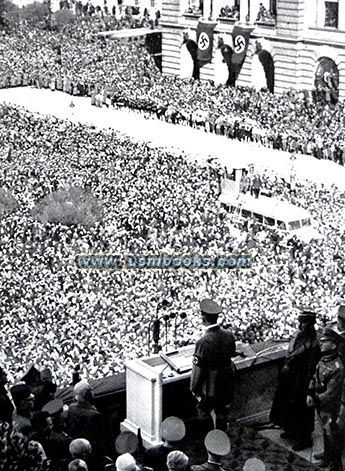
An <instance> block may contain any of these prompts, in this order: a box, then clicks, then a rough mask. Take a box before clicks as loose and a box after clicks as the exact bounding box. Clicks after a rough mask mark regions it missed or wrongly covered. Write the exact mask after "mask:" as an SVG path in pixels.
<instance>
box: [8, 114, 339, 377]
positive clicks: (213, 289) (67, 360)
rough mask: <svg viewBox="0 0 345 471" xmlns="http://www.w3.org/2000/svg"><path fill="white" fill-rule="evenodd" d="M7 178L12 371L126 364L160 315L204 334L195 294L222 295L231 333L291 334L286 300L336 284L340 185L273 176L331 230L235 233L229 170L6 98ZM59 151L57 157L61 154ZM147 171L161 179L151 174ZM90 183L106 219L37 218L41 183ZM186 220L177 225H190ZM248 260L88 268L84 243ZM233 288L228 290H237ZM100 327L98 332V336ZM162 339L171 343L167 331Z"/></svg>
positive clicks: (120, 250)
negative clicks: (225, 198) (33, 365)
mask: <svg viewBox="0 0 345 471" xmlns="http://www.w3.org/2000/svg"><path fill="white" fill-rule="evenodd" d="M0 138H1V142H2V148H3V156H2V159H1V160H2V164H1V170H0V182H1V185H0V186H1V187H5V188H6V189H8V190H10V191H11V192H12V194H13V195H14V197H15V198H16V200H17V201H18V207H17V209H15V207H14V209H12V212H10V213H8V214H4V215H3V217H2V219H1V222H0V233H1V251H2V254H3V256H2V259H1V262H0V263H1V271H2V273H3V283H2V286H1V297H2V304H1V307H0V309H1V316H2V322H3V326H2V329H1V336H2V339H1V340H2V345H3V347H2V352H3V355H4V364H5V366H6V368H7V369H8V371H9V376H10V379H11V380H13V379H14V378H16V377H17V376H18V374H19V371H20V369H21V368H23V367H25V365H27V363H28V362H31V361H34V362H37V363H38V364H42V365H45V366H48V367H50V368H51V369H53V370H54V371H55V372H56V374H57V378H59V382H61V385H65V384H68V383H69V376H70V372H71V371H72V369H73V367H74V365H75V364H80V365H81V366H82V368H83V370H85V371H86V370H87V371H88V374H89V375H90V376H91V377H97V376H104V375H108V374H111V373H116V372H119V371H122V369H123V361H124V360H125V359H128V358H134V357H138V356H140V355H144V354H147V353H149V351H150V350H151V348H152V345H148V333H149V331H150V330H151V328H152V324H151V321H152V318H153V317H155V316H156V313H157V306H158V304H160V303H161V301H162V300H163V299H167V300H168V301H169V304H170V306H169V307H168V308H165V310H164V309H160V310H159V311H158V315H159V316H161V315H164V314H166V313H167V314H169V315H170V314H171V313H178V314H181V313H182V312H183V313H186V314H187V316H186V318H182V317H181V316H180V315H177V317H176V329H175V319H171V320H169V321H167V322H168V324H170V327H169V329H168V339H167V343H168V344H169V345H170V346H173V345H174V343H175V342H176V345H184V344H188V343H193V342H195V340H196V339H197V338H198V336H199V335H200V328H201V325H200V320H199V319H198V317H197V316H196V314H195V312H196V309H197V302H198V300H199V299H200V296H202V295H203V294H205V293H209V295H210V296H212V297H215V298H216V299H218V300H219V302H220V303H221V304H222V305H223V306H224V307H225V319H224V322H225V323H226V324H228V325H230V326H231V328H232V329H233V330H234V333H235V335H236V338H237V340H243V341H245V342H254V341H258V340H265V339H268V338H271V337H276V338H277V337H279V338H280V337H284V336H288V335H289V334H290V333H291V331H292V329H293V328H294V326H295V316H296V310H295V309H294V306H293V304H292V302H293V300H296V302H297V303H299V302H301V303H304V302H308V303H309V302H316V300H317V303H318V308H319V309H320V311H321V314H320V315H321V317H322V316H326V317H328V318H329V316H330V315H331V314H330V309H331V307H332V306H335V304H336V298H337V296H339V295H341V294H342V289H343V285H342V277H343V274H344V273H343V264H342V261H343V256H342V250H341V248H342V224H343V222H342V214H343V208H344V204H345V203H344V199H343V195H342V194H341V193H340V192H339V191H338V190H337V189H336V188H332V190H327V189H325V188H317V187H316V186H315V185H312V184H310V185H308V186H305V187H301V186H297V188H296V195H290V193H289V189H288V185H287V183H286V182H284V181H282V180H272V179H269V178H268V177H265V179H264V180H265V183H264V185H265V186H266V187H267V188H270V189H271V191H272V192H273V194H274V195H275V196H279V197H280V198H282V199H288V200H291V201H293V202H294V203H296V204H298V205H299V206H303V207H305V208H308V209H309V210H310V211H311V213H312V215H313V216H314V217H315V219H316V220H317V221H318V224H320V226H321V231H322V232H323V233H324V234H325V238H324V240H322V241H319V242H313V243H311V244H310V245H308V246H304V245H303V244H300V243H296V241H294V240H290V241H289V242H288V241H286V240H285V241H279V240H278V241H277V240H276V238H275V237H272V236H271V235H270V234H269V233H266V232H262V231H260V232H259V233H258V234H256V232H257V231H258V228H255V227H253V228H251V230H250V231H249V233H248V234H246V233H242V234H241V236H240V237H239V236H238V235H237V234H236V233H235V232H232V229H229V216H228V215H227V213H226V211H225V210H224V209H222V208H221V207H220V206H219V203H218V194H219V178H220V177H221V174H222V172H221V170H220V169H219V170H217V169H215V168H212V167H209V166H204V167H200V166H198V165H196V164H195V165H194V164H190V163H187V162H186V160H185V159H184V157H183V156H176V155H170V154H167V153H166V152H163V151H162V150H159V149H152V148H149V147H148V146H147V145H144V144H137V143H134V142H131V141H130V140H129V139H127V138H122V137H119V136H116V135H115V134H114V133H112V132H110V131H96V130H95V129H92V128H88V127H85V126H83V125H81V124H80V125H74V124H71V123H68V122H65V121H59V120H57V119H56V118H53V117H51V118H42V117H39V116H36V115H34V114H30V113H27V112H24V111H23V110H21V109H16V108H13V107H9V106H3V107H2V109H1V121H0ZM62 156H63V157H62ZM153 175H154V176H155V178H153ZM74 186H77V187H81V188H87V189H88V190H89V191H91V193H92V194H93V195H94V196H95V197H97V198H99V199H100V200H101V201H102V202H103V213H104V214H103V221H102V222H99V223H96V225H95V226H94V227H92V228H91V229H87V228H85V227H82V226H63V225H61V224H53V223H46V224H43V223H41V222H38V221H37V220H35V219H34V218H33V214H34V211H33V210H34V208H35V205H36V203H37V202H38V201H40V200H41V199H42V198H43V197H44V196H45V195H47V194H49V193H51V192H53V191H55V190H58V189H63V188H69V187H74ZM182 228H183V230H182ZM249 248H250V250H251V253H252V255H253V257H254V263H253V268H252V269H251V270H240V271H236V272H235V271H234V272H229V271H228V270H224V271H220V270H219V271H217V272H216V271H214V270H213V271H212V270H208V271H207V270H204V271H203V270H200V271H197V272H195V271H194V272H193V271H192V270H190V271H188V270H163V271H162V270H157V271H155V270H135V269H132V270H120V271H116V270H115V271H114V270H98V271H97V270H80V269H77V267H76V265H75V256H76V255H77V254H104V253H115V254H121V255H124V254H147V253H149V254H158V255H159V254H161V253H166V254H176V253H179V254H208V255H210V256H217V255H220V254H222V253H229V252H230V253H231V252H232V251H235V252H241V251H242V252H246V251H247V250H248V249H249ZM229 293H231V296H229ZM99 339H101V341H99ZM161 343H162V344H163V345H164V347H165V348H166V339H165V335H164V334H163V333H162V339H161Z"/></svg>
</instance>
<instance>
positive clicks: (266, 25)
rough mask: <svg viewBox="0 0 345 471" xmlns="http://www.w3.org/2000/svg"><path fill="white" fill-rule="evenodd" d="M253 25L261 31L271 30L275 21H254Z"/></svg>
mask: <svg viewBox="0 0 345 471" xmlns="http://www.w3.org/2000/svg"><path fill="white" fill-rule="evenodd" d="M254 24H255V27H256V28H259V29H261V30H272V29H275V28H276V20H275V19H274V18H271V19H267V20H259V21H255V22H254Z"/></svg>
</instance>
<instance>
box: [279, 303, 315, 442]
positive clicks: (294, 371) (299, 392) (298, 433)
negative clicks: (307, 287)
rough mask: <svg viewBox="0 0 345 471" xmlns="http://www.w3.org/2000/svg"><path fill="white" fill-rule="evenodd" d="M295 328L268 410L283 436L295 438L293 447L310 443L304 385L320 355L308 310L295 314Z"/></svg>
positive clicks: (310, 420)
mask: <svg viewBox="0 0 345 471" xmlns="http://www.w3.org/2000/svg"><path fill="white" fill-rule="evenodd" d="M298 322H299V326H298V330H297V332H295V334H294V335H293V336H292V338H291V341H290V345H289V350H288V354H287V357H286V360H285V364H284V366H283V369H282V371H281V374H280V377H279V381H278V386H277V389H276V392H275V395H274V399H273V404H272V408H271V413H270V419H271V421H272V422H273V423H274V424H276V425H279V426H280V427H281V428H283V429H284V432H283V433H282V434H281V436H282V437H283V438H288V439H290V438H291V439H294V440H295V441H296V443H295V445H294V446H293V449H294V450H295V451H298V450H303V449H304V448H308V447H309V446H311V433H312V431H313V430H314V411H313V409H311V408H309V407H307V403H306V399H307V393H308V386H309V383H310V381H311V378H312V376H313V374H314V372H315V368H316V365H317V362H318V360H319V358H320V347H319V343H318V340H317V338H316V330H315V322H316V314H315V312H312V311H311V310H310V309H304V310H302V312H301V314H300V315H299V316H298Z"/></svg>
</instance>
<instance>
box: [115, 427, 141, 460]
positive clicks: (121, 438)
mask: <svg viewBox="0 0 345 471" xmlns="http://www.w3.org/2000/svg"><path fill="white" fill-rule="evenodd" d="M138 446H139V440H138V437H137V435H135V433H133V432H129V431H125V432H121V433H120V434H119V435H118V436H117V437H116V440H115V449H116V452H117V453H118V454H119V455H123V454H124V453H130V454H131V455H133V456H134V455H135V454H136V453H137V451H138Z"/></svg>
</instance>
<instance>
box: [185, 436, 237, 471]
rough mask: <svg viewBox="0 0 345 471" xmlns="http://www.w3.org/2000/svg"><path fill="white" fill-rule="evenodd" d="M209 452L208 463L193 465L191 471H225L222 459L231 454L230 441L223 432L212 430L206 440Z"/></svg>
mask: <svg viewBox="0 0 345 471" xmlns="http://www.w3.org/2000/svg"><path fill="white" fill-rule="evenodd" d="M204 444H205V448H206V450H207V462H206V463H204V464H201V465H193V466H192V467H191V471H205V470H210V471H212V470H215V469H217V471H224V468H223V467H222V458H223V457H224V456H226V455H228V454H229V453H230V449H231V445H230V439H229V437H228V436H227V434H226V433H225V432H223V430H217V429H215V430H211V431H210V432H208V434H207V435H206V437H205V440H204Z"/></svg>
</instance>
